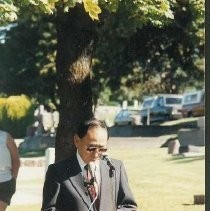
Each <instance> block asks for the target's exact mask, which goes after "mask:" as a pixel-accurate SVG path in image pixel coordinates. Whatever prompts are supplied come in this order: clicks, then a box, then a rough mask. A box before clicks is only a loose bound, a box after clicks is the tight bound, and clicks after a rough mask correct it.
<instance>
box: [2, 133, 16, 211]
mask: <svg viewBox="0 0 210 211" xmlns="http://www.w3.org/2000/svg"><path fill="white" fill-rule="evenodd" d="M19 167H20V158H19V153H18V149H17V146H16V144H15V142H14V139H13V138H12V136H11V135H10V134H9V133H7V132H5V131H2V130H0V211H5V210H6V208H7V206H8V205H10V202H11V198H12V196H13V194H14V193H15V191H16V178H17V175H18V171H19Z"/></svg>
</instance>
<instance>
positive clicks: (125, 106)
mask: <svg viewBox="0 0 210 211" xmlns="http://www.w3.org/2000/svg"><path fill="white" fill-rule="evenodd" d="M127 107H128V101H127V100H123V104H122V108H123V109H126V108H127Z"/></svg>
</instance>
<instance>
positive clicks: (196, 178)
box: [7, 143, 205, 211]
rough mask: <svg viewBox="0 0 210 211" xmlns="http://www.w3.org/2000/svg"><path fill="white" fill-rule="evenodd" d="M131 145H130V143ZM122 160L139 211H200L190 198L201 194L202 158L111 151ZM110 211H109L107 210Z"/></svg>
mask: <svg viewBox="0 0 210 211" xmlns="http://www.w3.org/2000/svg"><path fill="white" fill-rule="evenodd" d="M131 144H132V143H131ZM110 157H113V158H117V159H121V160H123V161H124V164H125V167H126V169H127V173H128V177H129V182H130V186H131V188H132V190H133V193H134V196H135V198H136V201H137V203H138V206H139V210H141V211H203V210H204V205H194V204H193V203H194V199H193V196H194V195H196V194H204V181H205V178H204V159H203V158H180V157H173V156H171V155H168V154H167V148H156V149H138V148H135V149H132V150H131V149H130V147H129V149H126V146H125V148H124V149H123V150H122V149H119V150H117V149H110ZM7 210H8V211H38V210H40V205H39V204H38V205H28V206H11V207H10V208H8V209H7ZM107 211H109V210H107Z"/></svg>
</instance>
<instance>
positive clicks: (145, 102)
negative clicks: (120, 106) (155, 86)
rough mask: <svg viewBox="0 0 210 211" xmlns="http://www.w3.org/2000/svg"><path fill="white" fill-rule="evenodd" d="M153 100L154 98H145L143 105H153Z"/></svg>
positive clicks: (144, 106) (145, 106)
mask: <svg viewBox="0 0 210 211" xmlns="http://www.w3.org/2000/svg"><path fill="white" fill-rule="evenodd" d="M153 101H154V99H148V100H145V101H144V102H143V105H142V107H143V108H147V107H152V103H153Z"/></svg>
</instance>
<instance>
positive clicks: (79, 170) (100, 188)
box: [42, 118, 137, 211]
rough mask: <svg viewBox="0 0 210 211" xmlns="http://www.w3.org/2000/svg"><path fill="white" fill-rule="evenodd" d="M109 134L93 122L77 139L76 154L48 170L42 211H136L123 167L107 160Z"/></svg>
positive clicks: (85, 125) (85, 124)
mask: <svg viewBox="0 0 210 211" xmlns="http://www.w3.org/2000/svg"><path fill="white" fill-rule="evenodd" d="M108 138H109V136H108V130H107V127H106V124H105V123H104V122H103V121H100V120H97V119H95V118H92V119H90V120H88V121H85V122H83V123H81V124H80V125H79V127H78V130H77V133H76V134H75V136H74V143H75V146H76V148H77V152H76V153H75V154H74V155H73V156H72V157H71V158H69V159H66V160H63V161H60V162H57V163H55V164H52V165H50V166H49V167H48V170H47V173H46V179H45V183H44V188H43V203H42V210H43V211H53V210H56V211H58V210H59V211H85V210H87V211H88V210H90V211H113V210H124V211H125V210H127V211H128V210H130V211H131V210H132V211H135V210H137V204H136V202H135V200H134V198H133V194H132V192H131V190H130V187H129V184H128V179H127V175H126V171H125V168H124V165H123V163H122V162H121V161H119V160H116V159H109V158H108V157H106V156H105V153H106V151H107V141H108Z"/></svg>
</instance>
